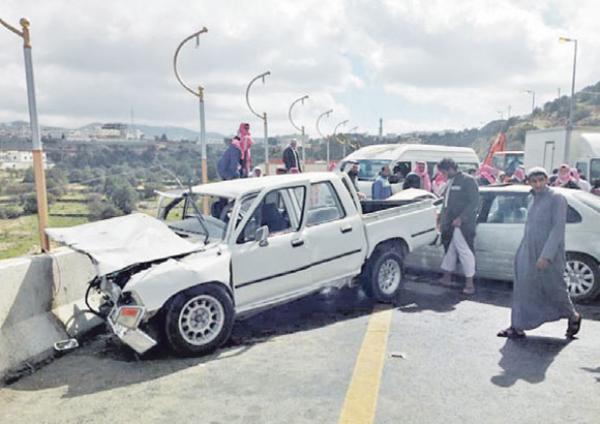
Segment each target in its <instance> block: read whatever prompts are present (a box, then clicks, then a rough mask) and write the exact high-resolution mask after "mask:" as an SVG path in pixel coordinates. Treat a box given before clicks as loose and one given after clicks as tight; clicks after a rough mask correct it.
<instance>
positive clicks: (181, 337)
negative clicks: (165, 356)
mask: <svg viewBox="0 0 600 424" xmlns="http://www.w3.org/2000/svg"><path fill="white" fill-rule="evenodd" d="M234 314H235V312H234V308H233V302H232V301H231V298H230V297H229V294H228V293H227V291H226V290H225V288H223V287H220V286H219V285H217V284H203V285H200V286H197V287H194V288H193V289H190V290H187V291H184V292H181V293H179V294H177V295H175V297H174V298H173V299H172V300H171V301H170V302H169V305H168V306H167V309H166V319H165V333H166V336H167V341H168V342H169V346H170V347H171V350H172V351H173V352H174V353H176V354H178V355H182V356H191V355H205V354H207V353H211V352H213V351H215V350H216V349H217V348H218V347H219V346H221V345H222V344H223V343H225V341H227V339H228V338H229V336H230V334H231V330H232V328H233V322H234Z"/></svg>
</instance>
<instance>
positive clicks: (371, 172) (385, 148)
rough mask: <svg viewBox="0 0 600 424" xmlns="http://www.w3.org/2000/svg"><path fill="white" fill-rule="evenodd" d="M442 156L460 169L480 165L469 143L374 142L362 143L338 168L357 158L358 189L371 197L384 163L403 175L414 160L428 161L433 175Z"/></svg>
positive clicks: (394, 186)
mask: <svg viewBox="0 0 600 424" xmlns="http://www.w3.org/2000/svg"><path fill="white" fill-rule="evenodd" d="M443 158H451V159H454V161H455V162H456V163H457V165H458V167H459V168H460V170H461V171H467V170H468V169H471V168H474V169H478V168H479V158H478V157H477V153H475V150H473V149H471V148H468V147H454V146H437V145H433V144H377V145H373V146H365V147H363V148H361V149H358V150H357V151H355V152H353V153H351V154H350V155H348V156H346V157H345V158H344V159H342V160H341V161H340V163H339V164H338V170H340V171H347V168H348V161H357V162H358V164H359V167H360V170H359V172H358V189H359V191H360V192H362V193H364V194H366V195H367V196H368V197H371V186H372V185H373V181H375V179H376V178H377V175H378V174H379V172H380V171H381V168H382V167H383V166H384V165H388V166H389V167H390V170H391V171H392V172H393V173H394V174H396V173H402V175H404V176H406V175H407V174H408V173H409V172H410V171H412V170H413V169H414V168H415V165H416V162H417V161H425V162H427V170H428V171H429V175H430V176H431V177H433V173H434V170H435V165H436V163H438V162H439V161H440V160H442V159H443ZM401 189H402V183H396V184H392V191H393V192H394V193H397V192H398V191H400V190H401Z"/></svg>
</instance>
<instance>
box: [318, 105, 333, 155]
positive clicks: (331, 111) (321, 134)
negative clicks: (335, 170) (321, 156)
mask: <svg viewBox="0 0 600 424" xmlns="http://www.w3.org/2000/svg"><path fill="white" fill-rule="evenodd" d="M332 113H333V109H329V110H328V111H326V112H323V113H322V114H320V115H319V117H318V118H317V124H316V127H317V133H318V134H319V135H320V136H321V139H325V136H324V135H323V133H322V132H321V129H320V128H319V122H320V121H321V118H323V117H324V116H327V117H329V115H331V114H332ZM327 166H329V139H327Z"/></svg>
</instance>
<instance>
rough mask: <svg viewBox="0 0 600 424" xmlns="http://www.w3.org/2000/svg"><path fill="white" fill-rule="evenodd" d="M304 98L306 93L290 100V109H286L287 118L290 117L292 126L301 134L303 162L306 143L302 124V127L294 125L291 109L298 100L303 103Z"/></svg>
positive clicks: (303, 160) (306, 97)
mask: <svg viewBox="0 0 600 424" xmlns="http://www.w3.org/2000/svg"><path fill="white" fill-rule="evenodd" d="M306 99H308V94H306V95H304V96H302V97H300V98H298V99H296V100H294V101H293V102H292V104H291V105H290V109H289V110H288V118H289V119H290V123H291V124H292V127H294V128H296V129H297V130H298V131H300V133H301V134H302V162H305V163H306V143H305V141H304V125H302V127H298V125H296V124H295V123H294V120H293V119H292V109H293V108H294V106H295V105H296V104H297V103H299V102H300V103H302V104H304V100H306Z"/></svg>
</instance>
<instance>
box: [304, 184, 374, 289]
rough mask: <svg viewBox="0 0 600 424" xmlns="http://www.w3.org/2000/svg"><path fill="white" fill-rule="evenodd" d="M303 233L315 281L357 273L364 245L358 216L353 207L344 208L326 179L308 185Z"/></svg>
mask: <svg viewBox="0 0 600 424" xmlns="http://www.w3.org/2000/svg"><path fill="white" fill-rule="evenodd" d="M347 207H348V208H349V207H350V205H348V206H347ZM352 207H353V208H355V206H354V205H352ZM306 234H307V237H308V240H309V242H310V245H311V270H312V274H313V275H312V277H313V279H314V280H315V281H316V282H327V281H333V280H336V279H339V278H340V277H343V276H345V275H348V274H356V273H358V272H360V268H361V266H362V263H363V259H364V250H365V245H366V244H365V240H366V236H365V233H364V225H363V223H362V218H361V217H360V215H359V214H358V213H356V210H355V209H353V210H345V208H344V206H343V204H342V202H341V200H340V198H339V196H338V193H337V191H336V189H335V187H334V186H333V185H332V183H331V182H330V181H323V182H318V183H313V184H311V187H310V194H309V202H308V208H307V213H306Z"/></svg>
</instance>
